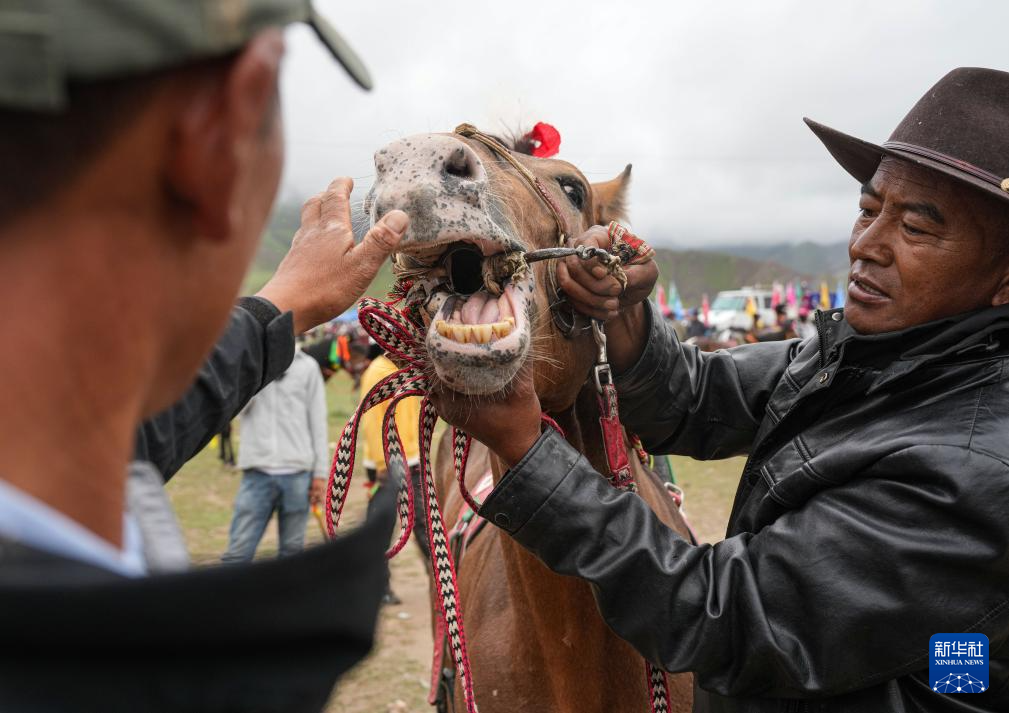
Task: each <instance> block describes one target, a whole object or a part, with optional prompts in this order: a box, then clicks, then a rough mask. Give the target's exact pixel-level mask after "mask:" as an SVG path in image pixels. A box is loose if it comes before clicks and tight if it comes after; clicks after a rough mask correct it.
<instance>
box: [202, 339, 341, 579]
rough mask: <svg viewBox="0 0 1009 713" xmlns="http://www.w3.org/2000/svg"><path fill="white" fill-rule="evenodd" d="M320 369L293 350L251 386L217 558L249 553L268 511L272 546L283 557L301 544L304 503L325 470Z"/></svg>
mask: <svg viewBox="0 0 1009 713" xmlns="http://www.w3.org/2000/svg"><path fill="white" fill-rule="evenodd" d="M324 369H325V367H324V366H323V365H322V364H321V363H320V362H318V361H316V359H314V358H313V357H311V356H309V355H308V354H306V353H305V352H304V351H301V350H299V351H297V352H296V353H295V355H294V361H293V362H292V363H291V366H290V367H289V368H288V370H287V371H286V372H284V373H283V374H282V375H281V376H280V377H279V378H278V379H277V380H276V381H274V382H273V383H272V384H270V385H268V386H267V387H265V388H264V389H263V390H262V391H260V392H259V393H258V394H256V395H255V396H254V397H253V398H252V400H251V401H249V403H248V405H247V406H246V407H245V409H244V410H243V411H242V413H241V415H240V416H239V418H240V425H241V441H240V443H239V449H238V467H239V468H241V469H242V483H241V485H240V486H239V488H238V495H237V496H235V512H234V515H233V516H232V519H231V530H230V532H229V534H228V549H227V551H226V552H225V553H224V555H223V556H222V557H221V561H222V562H248V561H250V560H251V559H252V557H253V555H255V553H256V547H257V546H258V545H259V541H260V540H261V539H262V537H263V532H265V531H266V526H267V524H268V523H269V521H270V518H271V517H272V515H273V513H274V512H276V513H277V529H278V532H279V538H280V542H279V546H278V553H277V554H278V555H279V556H280V557H285V556H288V555H292V554H294V553H296V552H300V551H301V550H302V549H303V548H304V546H305V522H306V521H307V520H308V510H309V504H310V503H311V504H312V505H319V504H321V503H322V501H323V499H324V497H325V488H326V479H327V478H328V476H329V448H328V445H327V444H328V443H329V430H328V426H327V421H326V413H327V412H326V389H325V384H324V380H323V370H324ZM326 372H328V376H332V374H333V373H334V372H333V371H332V370H329V369H326Z"/></svg>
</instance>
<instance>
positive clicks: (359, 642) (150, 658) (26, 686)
mask: <svg viewBox="0 0 1009 713" xmlns="http://www.w3.org/2000/svg"><path fill="white" fill-rule="evenodd" d="M394 490H395V488H383V492H381V493H379V494H377V495H376V496H375V499H374V500H373V501H372V502H373V504H372V506H371V508H370V510H369V514H368V519H367V521H366V522H365V523H364V524H363V525H361V526H360V527H359V528H357V529H355V530H352V531H349V532H348V533H344V534H341V536H340V538H339V539H337V540H335V541H333V542H331V543H328V544H325V545H321V546H319V547H312V548H310V549H308V550H305V551H304V552H301V553H299V554H296V555H292V556H290V557H286V558H283V559H276V560H264V561H261V562H256V563H254V564H251V565H240V566H225V567H210V568H204V569H198V570H193V571H190V572H185V573H178V574H163V575H155V576H151V577H141V578H138V579H126V578H123V577H120V576H118V575H115V574H112V573H110V572H107V571H106V570H104V569H100V568H97V567H93V566H90V565H88V564H84V563H81V562H77V561H74V560H67V559H63V558H61V557H58V556H55V555H52V554H49V553H47V552H40V551H37V550H33V549H30V548H27V547H25V546H23V545H21V544H19V543H16V542H11V541H7V540H4V539H3V538H0V711H3V712H4V713H8V712H9V713H57V712H59V713H63V712H64V711H65V712H67V713H70V712H71V711H72V712H73V713H318V712H319V711H321V710H323V709H324V707H325V705H326V701H327V700H328V699H329V696H330V693H331V692H332V690H333V685H334V683H335V682H336V679H337V677H338V676H339V675H340V674H342V673H343V672H345V671H346V670H347V669H349V668H350V667H351V666H353V665H354V664H355V663H357V662H358V661H360V660H361V659H362V658H364V656H365V655H366V654H367V653H368V651H369V650H370V649H371V645H372V640H373V637H374V633H375V623H376V619H377V617H378V609H379V601H380V598H381V595H382V593H383V592H384V591H385V587H386V583H387V582H388V569H387V567H386V564H385V556H384V553H385V549H386V547H387V546H388V543H389V539H390V537H391V536H392V527H393V523H394V521H395V507H394V502H395V495H394V494H393V491H394Z"/></svg>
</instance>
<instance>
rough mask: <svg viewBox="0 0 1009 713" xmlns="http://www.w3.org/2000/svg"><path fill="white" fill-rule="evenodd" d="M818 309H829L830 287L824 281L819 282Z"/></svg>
mask: <svg viewBox="0 0 1009 713" xmlns="http://www.w3.org/2000/svg"><path fill="white" fill-rule="evenodd" d="M820 309H830V288H829V287H827V283H826V282H821V283H820Z"/></svg>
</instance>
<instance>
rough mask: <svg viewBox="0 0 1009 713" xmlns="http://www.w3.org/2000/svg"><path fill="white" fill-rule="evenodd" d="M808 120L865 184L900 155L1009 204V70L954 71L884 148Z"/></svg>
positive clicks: (937, 85) (915, 108)
mask: <svg viewBox="0 0 1009 713" xmlns="http://www.w3.org/2000/svg"><path fill="white" fill-rule="evenodd" d="M804 121H805V122H806V124H808V125H809V128H810V129H812V130H813V133H814V134H816V135H817V137H818V138H819V139H820V141H822V142H823V145H824V146H826V147H827V150H828V151H830V154H831V156H833V157H834V158H835V159H837V162H838V163H839V164H841V166H842V167H843V168H844V170H846V171H847V172H848V173H850V174H851V175H852V176H854V177H855V179H856V180H858V181H859V183H865V182H867V181H868V180H869V179H871V178H872V176H873V174H875V173H876V168H877V167H878V166H879V162H880V160H881V159H882V158H883V157H884V156H894V157H896V158H900V159H904V160H905V161H911V162H912V163H916V164H918V165H920V166H925V167H927V168H931V169H933V170H935V171H938V172H939V173H942V174H944V175H946V176H949V177H951V178H953V179H956V180H957V181H959V182H961V183H965V184H967V185H971V186H974V187H976V188H980V189H981V190H983V191H985V192H987V193H992V194H994V195H997V196H999V197H1000V198H1002V199H1004V200H1006V201H1009V72H999V71H997V70H994V69H984V68H981V67H961V68H959V69H954V70H953V71H952V72H950V73H949V74H947V75H946V76H945V77H943V78H942V79H940V80H939V82H938V83H937V84H936V85H935V86H934V87H932V88H931V89H929V90H928V92H926V93H925V96H923V97H922V98H921V99H919V100H918V103H917V104H915V105H914V107H913V108H912V109H911V111H909V112H908V114H907V116H905V117H904V120H903V121H902V122H900V124H899V125H898V126H897V128H896V129H894V132H893V133H892V134H890V138H889V139H888V140H887V141H885V142H884V143H883V144H882V145H879V146H877V145H876V144H871V143H869V142H868V141H863V140H861V139H856V138H855V137H854V136H848V135H847V134H842V133H841V132H840V131H837V130H836V129H831V128H830V127H829V126H824V125H823V124H819V123H817V122H815V121H813V120H811V119H804Z"/></svg>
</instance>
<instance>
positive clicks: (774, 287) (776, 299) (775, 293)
mask: <svg viewBox="0 0 1009 713" xmlns="http://www.w3.org/2000/svg"><path fill="white" fill-rule="evenodd" d="M780 304H781V283H780V282H772V283H771V309H774V308H776V307H777V306H778V305H780Z"/></svg>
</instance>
